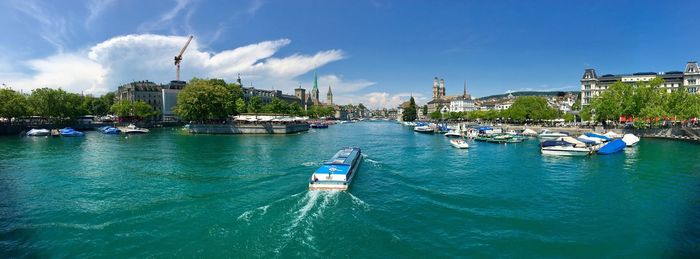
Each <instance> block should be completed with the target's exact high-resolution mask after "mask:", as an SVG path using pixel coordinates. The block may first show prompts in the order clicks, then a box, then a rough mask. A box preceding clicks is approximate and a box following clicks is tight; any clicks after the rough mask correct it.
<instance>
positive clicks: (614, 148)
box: [598, 139, 627, 155]
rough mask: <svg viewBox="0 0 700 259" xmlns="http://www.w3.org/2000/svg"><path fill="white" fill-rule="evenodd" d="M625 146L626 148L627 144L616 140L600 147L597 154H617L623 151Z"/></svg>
mask: <svg viewBox="0 0 700 259" xmlns="http://www.w3.org/2000/svg"><path fill="white" fill-rule="evenodd" d="M625 146H627V144H625V142H624V141H622V140H621V139H616V140H613V141H610V142H608V144H605V146H603V147H601V148H600V149H599V150H598V154H601V155H609V154H612V153H617V152H620V150H622V149H624V148H625Z"/></svg>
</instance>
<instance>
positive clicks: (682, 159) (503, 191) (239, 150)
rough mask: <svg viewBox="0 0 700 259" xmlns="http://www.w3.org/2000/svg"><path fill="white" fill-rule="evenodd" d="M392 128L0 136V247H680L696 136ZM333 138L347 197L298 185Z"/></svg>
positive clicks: (303, 251)
mask: <svg viewBox="0 0 700 259" xmlns="http://www.w3.org/2000/svg"><path fill="white" fill-rule="evenodd" d="M537 143H538V142H537V141H536V140H530V141H526V142H524V143H518V144H507V145H502V144H501V145H499V144H491V143H478V142H477V143H475V142H470V145H471V148H470V149H468V150H458V149H454V148H452V147H451V146H450V145H449V143H448V141H447V140H446V139H445V137H443V136H441V135H425V134H419V133H414V132H413V131H412V130H411V129H410V128H407V127H404V126H401V125H399V124H396V123H389V122H361V123H353V124H343V125H335V126H331V127H330V128H329V129H318V130H315V129H312V130H310V131H309V132H306V133H301V134H294V135H286V136H282V135H277V136H272V135H265V136H262V135H260V136H254V135H236V136H233V135H228V136H225V135H186V134H182V133H181V132H180V131H179V130H177V129H156V130H153V131H152V132H151V133H150V134H148V135H139V136H129V137H128V138H127V137H125V136H123V135H122V136H109V135H101V134H99V133H97V132H88V133H87V136H86V137H85V138H21V137H16V136H9V137H1V138H0V257H1V258H7V257H16V256H19V257H110V258H124V257H172V256H174V257H236V258H240V257H244V258H245V257H264V258H270V257H279V258H297V257H298V258H309V257H359V258H367V257H371V258H397V257H418V258H424V257H439V258H444V257H493V256H506V257H585V258H590V257H601V256H605V257H633V258H638V257H651V258H655V257H675V256H687V257H693V256H698V255H699V254H700V145H698V144H694V143H689V142H680V141H667V140H655V139H642V141H641V142H640V144H639V145H638V146H636V147H633V148H628V149H625V151H624V152H623V153H618V154H615V155H609V156H591V157H545V156H542V155H541V154H540V152H539V150H538V146H537ZM343 146H358V147H361V148H362V151H363V153H364V156H365V158H364V160H363V162H362V165H361V167H360V170H359V173H358V174H357V175H356V177H355V179H354V180H355V181H354V183H353V185H352V187H351V188H350V190H349V191H348V192H322V191H321V192H309V191H307V183H308V179H309V176H310V174H311V172H312V171H314V170H315V169H316V168H317V167H318V166H319V164H320V163H321V162H322V161H324V160H325V159H328V158H329V157H330V156H332V155H333V154H334V153H335V152H336V151H337V150H338V149H340V148H341V147H343Z"/></svg>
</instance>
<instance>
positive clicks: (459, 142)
mask: <svg viewBox="0 0 700 259" xmlns="http://www.w3.org/2000/svg"><path fill="white" fill-rule="evenodd" d="M450 144H452V146H453V147H456V148H469V144H467V142H466V141H464V140H463V139H458V138H455V139H450Z"/></svg>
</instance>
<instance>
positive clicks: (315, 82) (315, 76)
mask: <svg viewBox="0 0 700 259" xmlns="http://www.w3.org/2000/svg"><path fill="white" fill-rule="evenodd" d="M313 89H316V91H318V76H317V75H316V72H314V88H313Z"/></svg>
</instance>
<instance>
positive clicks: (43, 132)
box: [27, 129, 51, 137]
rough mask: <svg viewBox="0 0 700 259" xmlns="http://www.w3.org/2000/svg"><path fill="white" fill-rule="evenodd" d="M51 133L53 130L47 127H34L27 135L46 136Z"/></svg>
mask: <svg viewBox="0 0 700 259" xmlns="http://www.w3.org/2000/svg"><path fill="white" fill-rule="evenodd" d="M49 135H51V131H49V130H47V129H32V130H30V131H29V132H27V136H29V137H44V136H49Z"/></svg>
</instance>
